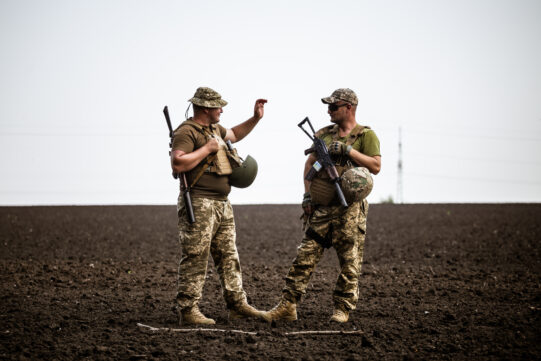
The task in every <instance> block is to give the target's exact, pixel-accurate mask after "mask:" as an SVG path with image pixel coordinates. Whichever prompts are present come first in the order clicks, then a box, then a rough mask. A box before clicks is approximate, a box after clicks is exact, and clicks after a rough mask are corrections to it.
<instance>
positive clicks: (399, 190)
mask: <svg viewBox="0 0 541 361" xmlns="http://www.w3.org/2000/svg"><path fill="white" fill-rule="evenodd" d="M403 202H404V199H403V197H402V127H398V174H397V179H396V203H403Z"/></svg>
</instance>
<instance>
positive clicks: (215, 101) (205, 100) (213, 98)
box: [188, 87, 227, 108]
mask: <svg viewBox="0 0 541 361" xmlns="http://www.w3.org/2000/svg"><path fill="white" fill-rule="evenodd" d="M188 101H189V102H192V104H195V105H199V106H200V107H205V108H221V107H225V106H226V105H227V102H226V101H225V100H223V99H222V96H221V95H220V93H218V92H217V91H215V90H212V89H210V88H207V87H199V88H197V90H196V91H195V94H194V95H193V98H191V99H189V100H188Z"/></svg>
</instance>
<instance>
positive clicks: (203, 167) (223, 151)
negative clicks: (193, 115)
mask: <svg viewBox="0 0 541 361" xmlns="http://www.w3.org/2000/svg"><path fill="white" fill-rule="evenodd" d="M183 126H191V127H193V128H195V129H196V130H197V131H198V132H199V133H201V134H202V135H203V136H204V138H205V139H209V138H215V139H216V140H217V141H218V145H219V148H218V152H216V153H215V154H210V155H208V156H207V157H206V158H205V159H203V161H201V163H199V164H198V165H197V166H196V167H195V168H194V169H192V170H191V171H190V172H193V174H195V176H194V177H193V178H192V179H194V181H193V184H192V185H191V186H192V187H193V186H194V185H195V183H196V182H197V180H198V179H199V177H200V176H201V174H202V173H205V172H206V173H215V174H217V175H226V176H228V175H230V174H231V173H233V169H234V168H236V167H239V166H240V165H241V164H242V161H241V159H240V157H239V156H238V154H237V151H236V149H233V147H229V146H228V145H227V144H226V142H225V141H224V140H223V139H222V136H221V135H220V130H219V129H218V127H216V126H210V127H204V126H202V125H201V124H199V123H196V122H194V121H193V120H190V119H188V120H186V121H184V122H183V123H182V124H181V125H180V127H183ZM198 148H200V147H198Z"/></svg>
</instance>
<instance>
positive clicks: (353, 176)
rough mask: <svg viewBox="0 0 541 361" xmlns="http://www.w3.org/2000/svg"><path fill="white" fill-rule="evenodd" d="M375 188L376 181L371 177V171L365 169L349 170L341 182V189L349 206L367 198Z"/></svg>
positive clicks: (343, 175)
mask: <svg viewBox="0 0 541 361" xmlns="http://www.w3.org/2000/svg"><path fill="white" fill-rule="evenodd" d="M373 186H374V180H373V179H372V176H371V175H370V171H369V170H368V169H366V168H365V167H356V168H351V169H348V170H347V171H345V172H344V174H342V179H341V180H340V187H341V188H342V192H344V197H345V198H346V201H347V202H348V204H349V203H353V202H358V201H360V200H362V199H364V198H366V197H367V196H368V195H369V194H370V192H371V191H372V187H373Z"/></svg>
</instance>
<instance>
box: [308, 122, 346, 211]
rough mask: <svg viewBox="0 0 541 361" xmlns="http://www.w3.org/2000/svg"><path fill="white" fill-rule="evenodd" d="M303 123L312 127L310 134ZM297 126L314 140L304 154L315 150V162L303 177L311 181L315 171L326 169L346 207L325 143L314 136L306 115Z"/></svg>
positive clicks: (337, 176) (338, 177)
mask: <svg viewBox="0 0 541 361" xmlns="http://www.w3.org/2000/svg"><path fill="white" fill-rule="evenodd" d="M304 123H308V125H309V126H310V129H312V135H310V133H308V132H307V131H306V129H304V128H303V125H304ZM298 126H299V128H301V129H302V131H303V132H305V133H306V135H307V136H308V138H310V139H311V140H312V141H313V142H314V145H313V146H312V147H311V148H308V149H306V150H305V151H304V154H305V155H308V154H310V153H314V152H315V153H316V158H317V160H316V162H315V163H314V165H313V166H312V168H310V170H309V171H308V174H306V177H304V179H306V180H307V181H311V180H312V179H313V178H314V177H315V175H316V173H317V172H319V171H320V170H321V168H324V169H325V170H326V171H327V174H328V175H329V177H330V178H331V182H332V183H333V184H334V187H335V189H336V193H337V194H338V199H339V200H340V203H341V204H342V205H343V206H344V207H347V206H348V203H347V202H346V198H345V197H344V193H343V192H342V189H341V188H340V184H339V183H338V181H339V180H340V176H339V175H338V171H337V170H336V167H335V166H334V162H333V161H332V159H331V156H330V155H329V150H328V149H327V145H325V142H324V141H323V140H321V139H319V138H318V137H316V131H315V130H314V127H313V126H312V123H311V122H310V119H308V117H306V118H304V120H303V121H302V122H300V123H299V124H298Z"/></svg>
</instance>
